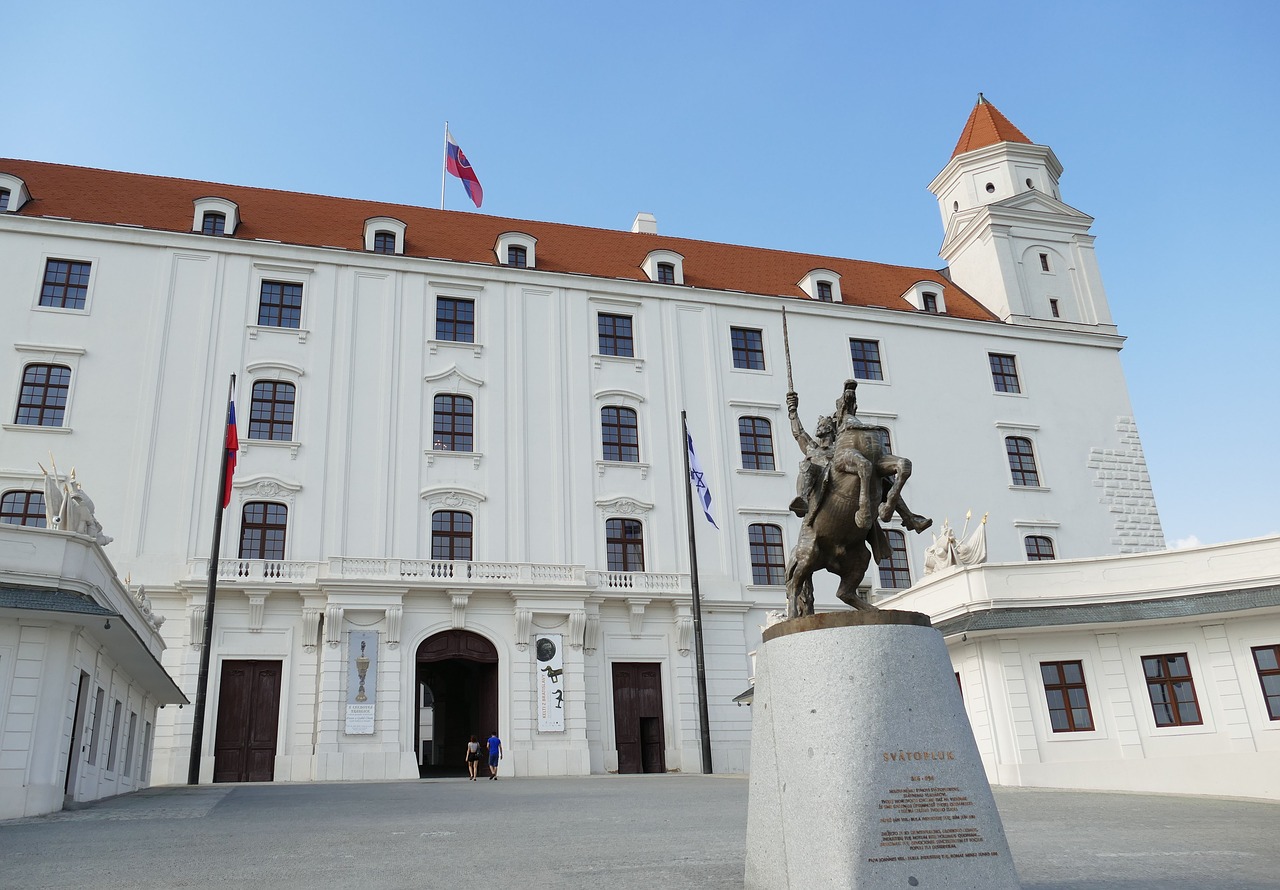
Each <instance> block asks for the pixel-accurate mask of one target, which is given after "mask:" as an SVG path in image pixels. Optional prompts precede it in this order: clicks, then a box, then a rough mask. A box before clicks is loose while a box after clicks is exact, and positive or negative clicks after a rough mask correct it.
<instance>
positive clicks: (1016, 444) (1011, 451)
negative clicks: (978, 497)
mask: <svg viewBox="0 0 1280 890" xmlns="http://www.w3.org/2000/svg"><path fill="white" fill-rule="evenodd" d="M1004 450H1005V452H1006V453H1007V454H1008V455H1009V472H1010V473H1011V474H1012V475H1013V484H1014V485H1020V486H1024V487H1026V488H1039V487H1040V473H1039V471H1037V470H1036V455H1035V451H1034V450H1033V449H1032V447H1031V440H1030V439H1028V438H1026V437H1025V436H1007V437H1005V440H1004Z"/></svg>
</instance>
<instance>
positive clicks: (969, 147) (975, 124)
mask: <svg viewBox="0 0 1280 890" xmlns="http://www.w3.org/2000/svg"><path fill="white" fill-rule="evenodd" d="M997 142H1023V143H1026V144H1027V145H1030V144H1031V140H1030V139H1028V138H1027V137H1026V136H1025V135H1023V133H1022V131H1021V130H1019V129H1018V128H1017V127H1015V126H1014V125H1013V124H1011V123H1010V122H1009V119H1008V118H1007V117H1005V116H1004V115H1003V114H1001V113H1000V112H999V110H998V109H997V108H996V107H995V106H994V105H992V104H991V103H990V102H988V101H987V100H986V99H985V98H984V97H983V95H982V93H978V104H977V105H975V106H973V111H972V113H970V115H969V120H968V121H967V122H966V123H965V125H964V130H963V131H962V132H961V133H960V141H959V142H957V143H956V150H955V151H953V152H952V153H951V157H953V158H954V157H955V156H956V155H960V154H964V153H965V152H966V151H973V150H974V149H978V148H986V147H987V146H988V145H995V144H996V143H997Z"/></svg>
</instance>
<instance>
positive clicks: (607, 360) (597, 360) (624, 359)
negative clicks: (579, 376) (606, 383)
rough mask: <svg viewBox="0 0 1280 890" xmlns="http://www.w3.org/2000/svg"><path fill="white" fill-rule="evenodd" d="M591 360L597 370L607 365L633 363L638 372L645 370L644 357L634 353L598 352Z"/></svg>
mask: <svg viewBox="0 0 1280 890" xmlns="http://www.w3.org/2000/svg"><path fill="white" fill-rule="evenodd" d="M591 361H592V363H593V364H594V365H595V367H596V369H597V370H599V369H600V368H602V367H604V366H605V365H633V366H634V367H635V371H636V373H637V374H639V373H640V372H641V371H643V370H644V359H642V358H636V357H635V356H634V355H605V354H604V353H601V352H597V353H594V354H593V355H592V356H591Z"/></svg>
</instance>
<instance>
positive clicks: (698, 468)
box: [684, 429, 720, 529]
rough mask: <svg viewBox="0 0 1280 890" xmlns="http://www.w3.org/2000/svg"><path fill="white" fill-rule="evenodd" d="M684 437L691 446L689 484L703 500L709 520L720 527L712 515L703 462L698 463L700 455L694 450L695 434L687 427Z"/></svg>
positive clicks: (709, 491)
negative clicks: (692, 434) (690, 433)
mask: <svg viewBox="0 0 1280 890" xmlns="http://www.w3.org/2000/svg"><path fill="white" fill-rule="evenodd" d="M684 438H685V444H686V445H688V447H689V484H690V485H692V486H693V490H694V491H696V492H697V493H698V500H700V501H702V513H703V515H705V516H706V517H707V522H709V523H711V524H712V525H713V526H715V527H716V528H717V529H718V528H720V526H718V525H716V518H715V517H714V516H712V515H711V489H710V488H707V479H706V476H705V475H704V474H703V472H702V464H700V463H698V455H697V454H696V453H694V450H693V436H691V435H689V431H688V430H687V429H686V430H685V431H684Z"/></svg>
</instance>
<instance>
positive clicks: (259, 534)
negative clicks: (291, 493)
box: [240, 501, 289, 559]
mask: <svg viewBox="0 0 1280 890" xmlns="http://www.w3.org/2000/svg"><path fill="white" fill-rule="evenodd" d="M288 519H289V510H288V508H287V507H285V505H284V504H273V503H270V502H268V501H249V502H248V503H247V504H245V505H244V510H243V511H242V512H241V514H240V558H241V559H284V537H285V528H286V526H287V525H288Z"/></svg>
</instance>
